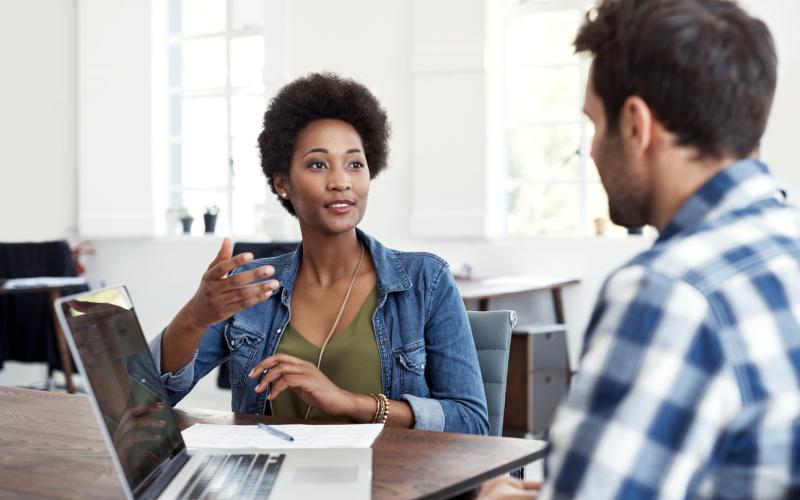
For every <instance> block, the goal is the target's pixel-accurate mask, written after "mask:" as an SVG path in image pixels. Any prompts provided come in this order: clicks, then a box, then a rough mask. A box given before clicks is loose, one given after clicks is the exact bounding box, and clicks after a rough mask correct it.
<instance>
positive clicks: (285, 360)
mask: <svg viewBox="0 0 800 500" xmlns="http://www.w3.org/2000/svg"><path fill="white" fill-rule="evenodd" d="M249 377H250V378H253V379H255V378H259V377H261V381H260V382H259V383H258V385H257V386H256V392H264V391H265V390H266V389H267V387H269V386H270V384H272V386H271V388H270V391H269V396H268V399H269V400H270V401H272V400H274V399H275V398H276V397H278V395H279V394H280V393H282V392H283V391H284V390H286V389H289V390H291V391H294V392H295V393H297V395H298V396H300V398H301V399H302V400H303V401H305V402H306V403H308V404H310V405H311V406H313V407H314V408H318V409H320V410H322V411H324V412H325V413H327V414H329V415H349V413H350V412H351V410H352V409H353V408H355V407H356V406H357V404H356V401H355V399H356V398H358V395H356V394H353V393H351V392H348V391H345V390H344V389H341V388H339V386H337V385H336V384H334V383H333V382H331V381H330V379H329V378H328V377H326V376H325V375H324V374H323V373H322V372H321V371H319V369H318V368H317V367H316V366H315V365H313V364H311V363H309V362H308V361H303V360H302V359H298V358H295V357H294V356H289V355H287V354H275V355H274V356H270V357H268V358H266V359H264V360H263V361H261V362H260V363H258V364H257V365H256V366H255V368H253V370H252V371H251V372H250V374H249ZM367 397H369V396H367Z"/></svg>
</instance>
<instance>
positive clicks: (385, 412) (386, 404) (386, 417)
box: [378, 393, 389, 424]
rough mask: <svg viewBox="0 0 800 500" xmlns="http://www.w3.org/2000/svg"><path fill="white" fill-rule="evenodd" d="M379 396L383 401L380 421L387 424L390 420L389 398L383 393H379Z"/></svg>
mask: <svg viewBox="0 0 800 500" xmlns="http://www.w3.org/2000/svg"><path fill="white" fill-rule="evenodd" d="M378 397H380V398H381V402H382V403H383V405H382V406H383V414H382V415H381V418H380V423H382V424H385V423H386V422H387V421H388V420H389V398H387V397H386V395H384V394H383V393H381V394H378Z"/></svg>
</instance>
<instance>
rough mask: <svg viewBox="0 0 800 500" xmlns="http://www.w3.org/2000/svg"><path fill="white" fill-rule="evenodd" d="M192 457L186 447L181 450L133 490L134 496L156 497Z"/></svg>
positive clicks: (141, 498) (143, 499) (146, 498)
mask: <svg viewBox="0 0 800 500" xmlns="http://www.w3.org/2000/svg"><path fill="white" fill-rule="evenodd" d="M190 458H191V457H190V456H189V454H188V453H186V448H184V449H183V450H181V452H180V453H178V454H177V455H175V456H174V457H173V458H170V459H168V461H165V462H164V463H163V464H162V465H161V467H159V468H158V469H156V470H155V471H153V473H152V474H150V476H148V477H147V478H146V479H145V480H144V481H142V483H141V484H140V485H139V487H138V488H136V491H134V492H133V496H134V498H136V499H140V500H150V499H156V498H158V496H159V495H160V494H161V493H162V492H163V491H164V490H165V489H166V488H167V486H169V483H170V482H171V481H172V480H173V479H175V477H176V476H177V475H178V473H179V472H180V471H181V469H182V468H183V466H184V465H186V463H187V462H188V461H189V459H190Z"/></svg>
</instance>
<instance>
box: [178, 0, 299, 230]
mask: <svg viewBox="0 0 800 500" xmlns="http://www.w3.org/2000/svg"><path fill="white" fill-rule="evenodd" d="M182 1H190V0H182ZM224 1H225V9H226V25H225V29H224V30H222V31H215V32H208V33H200V34H189V35H185V34H183V33H181V34H174V33H172V32H171V31H170V30H171V26H172V20H171V18H170V17H171V15H172V13H171V8H172V2H165V4H164V9H165V13H166V16H167V19H168V22H167V23H166V26H165V28H166V29H167V33H166V36H165V44H164V52H165V57H166V64H167V82H166V86H165V87H166V89H165V90H166V93H165V94H164V95H165V98H166V101H167V105H166V110H167V111H166V123H167V126H166V141H165V146H166V152H165V154H166V171H167V172H166V176H165V184H166V186H165V189H164V190H163V191H162V197H163V199H165V200H166V206H167V207H168V209H169V211H174V210H175V209H177V208H181V207H185V204H184V199H183V196H182V195H183V194H184V193H186V192H195V193H198V192H208V193H214V194H220V193H222V194H223V197H224V200H225V204H226V205H225V206H224V207H220V209H224V212H225V217H226V219H227V226H228V231H227V233H228V234H230V235H231V236H235V237H249V236H254V234H253V232H250V231H245V232H243V231H241V230H239V231H236V229H237V225H236V223H235V218H236V209H235V208H234V207H235V202H234V200H235V198H236V197H237V196H240V194H237V189H238V188H240V187H241V186H238V185H237V181H236V168H235V167H236V165H235V163H234V143H235V142H236V140H241V139H242V136H235V135H233V123H232V120H233V111H232V110H233V103H234V100H235V98H237V97H241V96H258V97H261V99H262V101H263V103H264V108H266V103H267V102H268V97H269V95H268V92H269V90H270V88H271V87H274V86H275V84H274V82H275V81H282V80H284V79H285V78H284V76H283V74H282V73H281V72H280V71H277V74H278V75H277V76H276V75H275V73H276V71H275V70H268V68H267V65H268V64H269V63H270V57H269V55H268V52H274V53H275V54H276V55H278V54H280V52H281V51H282V50H283V48H282V47H276V49H277V50H274V51H270V50H269V49H270V47H269V44H270V43H276V42H279V41H282V40H280V39H281V36H280V35H279V36H276V37H270V36H269V30H270V28H271V27H272V26H271V24H274V23H275V22H276V21H272V23H270V18H271V16H270V13H271V11H273V10H274V11H276V12H277V13H280V12H281V11H280V10H278V9H270V6H269V3H270V2H269V1H267V0H262V3H263V5H262V11H261V13H262V22H261V27H260V28H252V27H250V28H243V29H238V30H234V29H233V22H234V19H233V10H234V5H233V4H234V0H224ZM277 3H281V2H277ZM179 5H180V4H179ZM284 8H285V7H284ZM252 36H259V37H260V38H261V42H262V43H263V44H264V61H263V72H262V76H261V82H260V83H259V84H258V85H255V86H252V85H250V86H234V85H233V84H232V82H231V69H232V68H231V42H232V41H233V40H235V39H237V38H244V37H252ZM220 37H223V38H224V40H225V84H224V85H223V86H218V87H209V88H202V89H187V88H186V87H185V86H184V85H183V83H184V82H183V81H181V82H180V84H178V85H173V84H172V81H170V77H169V75H170V74H171V71H173V70H177V71H179V72H180V71H181V66H180V64H179V65H178V67H177V68H173V67H172V64H174V63H173V61H172V57H171V53H172V51H173V50H177V51H178V52H180V51H181V49H182V48H183V46H184V44H185V43H186V42H190V41H194V40H203V39H212V38H220ZM281 59H282V58H279V59H278V62H280V60H281ZM270 80H273V81H272V82H270ZM271 83H272V86H271V85H270V84H271ZM207 97H217V98H223V99H224V102H225V110H226V124H225V143H226V154H227V175H226V182H225V184H224V185H217V186H196V185H189V184H186V183H185V182H184V180H183V178H181V179H180V182H178V183H176V182H174V179H173V173H172V172H173V169H174V168H176V166H175V165H174V164H173V158H172V148H173V147H174V146H176V145H179V146H180V147H181V166H180V169H181V170H183V165H182V163H183V161H184V154H183V143H184V140H185V138H184V135H183V132H184V130H183V124H181V127H180V131H179V133H178V134H174V133H173V129H172V124H171V122H172V120H173V119H174V117H173V112H174V110H173V107H172V106H171V100H172V99H173V98H178V99H180V100H181V102H183V100H185V99H195V98H207ZM180 109H181V111H179V113H182V106H181V108H180ZM179 119H180V117H179ZM252 139H253V143H254V144H255V141H256V137H253V138H252ZM264 186H265V189H264V192H263V196H262V199H261V200H259V201H263V203H264V204H265V205H266V203H267V202H268V200H269V197H268V193H267V189H266V182H265V183H264ZM175 199H180V202H179V205H178V206H175V203H174V200H175ZM192 215H193V216H197V215H198V214H192ZM170 224H171V222H170ZM195 227H196V226H195ZM172 231H173V229H172V228H171V227H168V228H167V233H168V234H171V233H172ZM193 233H194V231H193Z"/></svg>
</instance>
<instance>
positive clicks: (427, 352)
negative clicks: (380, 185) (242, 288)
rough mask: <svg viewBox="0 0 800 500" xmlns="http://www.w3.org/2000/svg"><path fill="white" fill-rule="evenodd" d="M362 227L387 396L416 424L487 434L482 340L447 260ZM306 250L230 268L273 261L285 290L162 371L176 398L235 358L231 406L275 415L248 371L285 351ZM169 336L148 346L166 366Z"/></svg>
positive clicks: (213, 330) (217, 328)
mask: <svg viewBox="0 0 800 500" xmlns="http://www.w3.org/2000/svg"><path fill="white" fill-rule="evenodd" d="M356 233H357V236H358V238H359V240H361V242H363V244H364V246H365V247H366V249H367V250H369V252H370V255H371V256H372V260H373V262H374V264H375V271H376V274H377V288H378V306H377V308H376V310H375V313H374V314H373V316H372V325H373V329H374V331H375V341H376V344H377V346H378V354H379V356H380V363H381V373H382V377H381V387H382V388H383V393H384V394H386V395H387V396H388V397H389V398H390V399H394V400H404V401H406V402H408V404H409V405H410V406H411V410H412V411H413V413H414V419H415V428H416V429H423V430H434V431H447V432H464V433H470V434H487V433H488V431H489V421H488V411H487V408H486V397H485V395H484V392H483V383H482V381H481V373H480V368H479V366H478V356H477V353H476V351H475V343H474V341H473V338H472V333H471V330H470V326H469V321H468V319H467V314H466V311H465V309H464V304H463V302H462V300H461V297H460V295H459V293H458V289H457V288H456V284H455V281H454V280H453V277H452V274H451V273H450V269H449V267H448V266H447V263H446V262H445V261H444V260H442V259H441V258H439V257H437V256H435V255H432V254H428V253H418V252H398V251H396V250H391V249H388V248H386V247H384V246H383V245H381V244H380V243H379V242H378V241H376V240H375V239H373V238H372V237H370V236H369V235H367V234H366V233H364V232H362V231H361V230H358V229H356ZM301 256H302V245H300V246H298V248H297V250H296V251H295V252H294V253H290V254H286V255H281V256H279V257H271V258H266V259H258V260H254V261H252V262H249V263H248V264H246V265H244V266H241V267H239V268H237V269H236V270H234V271H233V272H232V274H236V273H240V272H242V271H246V270H248V269H252V268H254V267H258V266H263V265H265V264H269V265H271V266H273V267H274V268H275V275H274V276H273V277H274V278H275V279H277V280H278V281H279V282H280V287H279V288H278V290H276V291H275V293H274V294H273V295H272V297H270V298H269V299H267V300H265V301H264V302H261V303H259V304H257V305H255V306H253V307H251V308H249V309H246V310H244V311H241V312H239V313H238V314H236V315H234V316H233V317H231V318H229V319H227V320H225V321H222V322H220V323H218V324H215V325H213V326H211V327H210V328H209V329H208V330H207V331H206V332H205V334H204V336H203V338H202V340H201V341H200V346H199V348H198V350H197V352H196V353H195V357H194V360H193V361H191V362H190V363H187V364H186V365H185V366H183V367H181V368H180V369H179V370H177V371H176V372H175V373H163V374H162V375H161V379H162V381H163V382H164V385H165V387H166V389H167V393H168V396H169V402H170V404H173V405H174V404H176V403H177V402H178V401H180V400H181V399H182V398H183V397H184V396H185V395H186V394H188V393H189V391H190V390H191V389H192V387H194V385H195V384H196V383H197V381H198V380H200V378H202V377H203V376H205V375H206V374H207V373H208V372H209V371H211V370H212V369H213V368H215V367H216V366H217V365H219V364H220V363H222V362H223V361H225V360H229V361H230V376H231V390H232V395H231V396H232V400H231V408H232V410H233V411H234V412H238V413H258V414H267V415H269V414H271V408H270V405H269V402H268V401H267V398H266V392H262V393H260V394H257V393H256V392H255V391H254V389H255V386H256V385H257V382H258V381H257V380H253V379H250V378H248V376H247V374H248V373H249V372H250V370H251V369H252V368H253V366H255V364H256V363H258V362H259V361H261V360H262V359H264V358H266V357H268V356H271V355H273V354H275V351H276V350H277V348H278V343H279V342H280V339H281V334H282V332H283V331H284V330H285V329H286V326H287V325H288V323H289V320H290V317H291V307H290V304H291V297H292V287H293V286H294V283H295V279H296V277H297V272H298V269H299V267H300V260H301ZM161 335H163V333H162V334H161ZM161 335H158V336H157V337H156V338H155V339H153V341H152V342H151V344H150V350H151V351H152V353H153V357H154V358H155V361H156V366H159V367H160V366H161Z"/></svg>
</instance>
